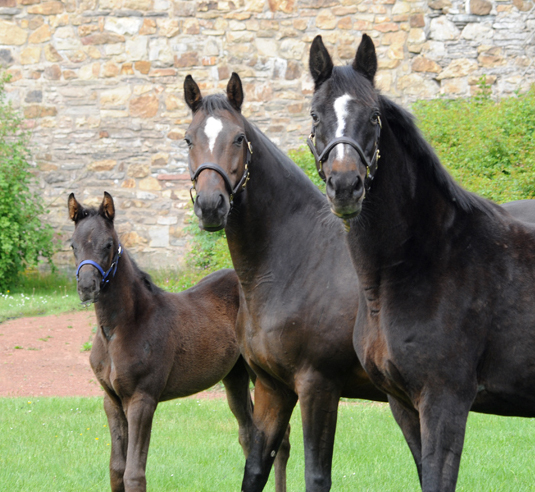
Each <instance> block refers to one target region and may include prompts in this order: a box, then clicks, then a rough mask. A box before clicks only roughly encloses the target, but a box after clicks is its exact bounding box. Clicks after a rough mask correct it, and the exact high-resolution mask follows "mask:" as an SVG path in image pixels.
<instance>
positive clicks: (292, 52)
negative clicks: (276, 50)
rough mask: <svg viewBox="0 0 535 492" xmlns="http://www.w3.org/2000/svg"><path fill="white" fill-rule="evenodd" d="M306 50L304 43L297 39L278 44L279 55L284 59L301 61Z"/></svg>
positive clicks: (285, 40)
mask: <svg viewBox="0 0 535 492" xmlns="http://www.w3.org/2000/svg"><path fill="white" fill-rule="evenodd" d="M306 48H307V46H306V45H305V43H304V42H303V41H301V40H299V39H284V40H283V41H282V42H281V44H280V55H281V57H282V58H286V59H292V60H301V59H302V58H303V55H304V54H305V49H306ZM272 56H273V55H272Z"/></svg>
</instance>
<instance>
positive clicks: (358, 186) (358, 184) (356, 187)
mask: <svg viewBox="0 0 535 492" xmlns="http://www.w3.org/2000/svg"><path fill="white" fill-rule="evenodd" d="M363 191H364V186H363V183H362V179H360V176H357V179H355V181H354V182H353V195H354V196H355V197H360V195H362V192H363Z"/></svg>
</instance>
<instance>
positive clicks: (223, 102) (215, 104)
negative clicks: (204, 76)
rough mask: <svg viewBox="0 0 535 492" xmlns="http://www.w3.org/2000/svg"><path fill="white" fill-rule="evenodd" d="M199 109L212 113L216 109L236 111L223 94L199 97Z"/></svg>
mask: <svg viewBox="0 0 535 492" xmlns="http://www.w3.org/2000/svg"><path fill="white" fill-rule="evenodd" d="M199 109H200V110H202V111H204V112H205V113H208V114H209V115H213V114H214V113H215V112H216V111H218V110H225V111H231V112H236V110H235V109H234V108H233V107H232V106H231V104H230V102H229V101H228V99H227V96H225V95H224V94H212V95H210V96H206V97H203V98H202V99H201V105H200V107H199Z"/></svg>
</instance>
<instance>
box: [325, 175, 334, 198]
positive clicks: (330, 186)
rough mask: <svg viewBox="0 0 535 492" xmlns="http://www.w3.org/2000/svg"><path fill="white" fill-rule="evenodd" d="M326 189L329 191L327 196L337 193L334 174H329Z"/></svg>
mask: <svg viewBox="0 0 535 492" xmlns="http://www.w3.org/2000/svg"><path fill="white" fill-rule="evenodd" d="M325 191H326V192H327V196H330V197H333V196H334V195H336V190H335V189H334V182H333V178H332V176H329V177H328V178H327V182H326V186H325Z"/></svg>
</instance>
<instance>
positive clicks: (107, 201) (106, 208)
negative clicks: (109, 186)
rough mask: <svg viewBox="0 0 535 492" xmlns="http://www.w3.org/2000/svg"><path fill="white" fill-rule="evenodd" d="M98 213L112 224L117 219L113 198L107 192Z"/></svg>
mask: <svg viewBox="0 0 535 492" xmlns="http://www.w3.org/2000/svg"><path fill="white" fill-rule="evenodd" d="M98 213H99V214H100V215H101V216H102V217H104V218H105V219H108V220H111V221H112V222H113V219H114V218H115V205H114V204H113V198H112V197H111V195H110V194H109V193H108V192H107V191H105V192H104V198H103V199H102V203H101V204H100V208H99V209H98Z"/></svg>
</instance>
